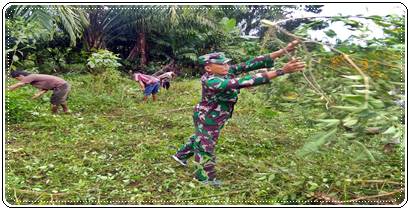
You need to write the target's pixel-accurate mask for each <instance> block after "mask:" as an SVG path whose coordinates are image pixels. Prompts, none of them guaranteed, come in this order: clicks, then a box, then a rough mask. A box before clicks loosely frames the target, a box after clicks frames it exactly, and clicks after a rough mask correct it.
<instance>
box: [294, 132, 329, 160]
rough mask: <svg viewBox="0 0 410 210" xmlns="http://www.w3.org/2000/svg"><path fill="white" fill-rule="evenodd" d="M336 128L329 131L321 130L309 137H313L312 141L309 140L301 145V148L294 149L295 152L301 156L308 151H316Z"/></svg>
mask: <svg viewBox="0 0 410 210" xmlns="http://www.w3.org/2000/svg"><path fill="white" fill-rule="evenodd" d="M336 131H337V129H333V130H331V131H330V132H321V133H319V134H317V135H315V136H314V137H312V138H311V139H314V140H313V141H310V142H308V143H306V144H305V145H303V147H302V148H301V149H299V150H298V151H296V154H297V155H298V156H299V157H303V156H305V155H307V154H309V153H312V152H316V151H318V150H319V148H320V147H321V146H322V145H323V144H325V143H326V141H327V139H329V138H330V137H331V136H333V135H334V134H335V133H336Z"/></svg>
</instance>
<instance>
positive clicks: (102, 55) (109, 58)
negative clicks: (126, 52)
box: [87, 50, 121, 73]
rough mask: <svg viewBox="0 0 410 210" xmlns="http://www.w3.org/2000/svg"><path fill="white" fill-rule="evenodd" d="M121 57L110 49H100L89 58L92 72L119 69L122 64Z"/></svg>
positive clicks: (88, 62)
mask: <svg viewBox="0 0 410 210" xmlns="http://www.w3.org/2000/svg"><path fill="white" fill-rule="evenodd" d="M118 60H119V58H118V57H117V55H115V54H114V53H112V52H110V51H108V50H98V51H97V52H95V53H92V54H91V56H90V57H89V58H88V59H87V66H88V67H89V72H90V73H103V72H105V71H112V70H117V68H118V67H119V66H121V64H120V63H119V62H118Z"/></svg>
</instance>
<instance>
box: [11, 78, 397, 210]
mask: <svg viewBox="0 0 410 210" xmlns="http://www.w3.org/2000/svg"><path fill="white" fill-rule="evenodd" d="M99 76H100V75H90V74H88V75H75V74H71V75H65V77H64V78H65V79H66V80H67V81H68V82H70V84H72V92H71V94H70V99H69V107H70V109H71V112H72V113H71V114H69V115H62V114H59V115H52V114H50V110H49V104H48V101H44V102H43V100H41V101H40V102H39V101H30V100H29V99H28V97H29V96H30V95H31V93H30V94H29V93H28V92H30V91H33V92H34V90H33V89H32V88H27V89H20V90H18V91H21V92H11V93H12V94H18V95H19V96H18V98H13V99H12V100H16V101H15V102H16V103H15V104H16V105H18V104H22V103H24V102H30V103H32V104H33V105H34V104H35V105H34V107H26V108H27V109H26V110H27V111H30V112H32V113H26V114H25V115H24V117H30V118H29V119H30V120H27V118H26V119H24V121H18V122H16V123H14V124H9V125H8V126H7V132H8V134H7V135H8V138H7V142H8V144H6V148H5V150H6V153H7V156H8V158H7V160H6V163H7V166H8V170H7V171H6V174H5V180H6V182H5V187H6V190H5V192H6V193H5V196H6V199H7V201H8V202H9V203H12V204H30V203H27V202H26V201H34V200H33V199H38V200H37V201H38V203H35V204H41V203H45V202H46V201H47V202H48V201H51V199H53V200H55V199H56V198H57V197H58V200H59V201H60V204H61V203H62V202H64V201H71V202H70V204H77V203H76V202H73V201H78V204H84V203H83V202H81V201H87V204H106V203H108V202H112V201H124V202H122V204H124V203H127V204H136V203H140V204H147V203H146V202H143V201H150V202H152V201H158V202H159V203H157V202H155V203H154V204H162V203H163V204H175V205H179V204H182V202H178V203H176V201H180V200H189V203H190V204H204V202H207V204H215V205H220V204H222V203H223V204H233V201H237V202H235V203H236V204H238V203H240V201H243V202H244V205H245V204H249V203H246V202H247V201H249V200H255V201H259V202H258V204H260V203H264V204H265V203H266V204H270V205H273V204H289V202H295V201H301V202H302V201H304V202H306V203H309V202H311V200H313V199H317V193H320V192H322V193H323V192H326V196H331V197H332V198H333V199H334V200H339V201H343V200H349V199H355V198H356V197H366V196H372V195H375V194H380V193H382V191H381V186H383V192H384V191H387V192H391V191H395V190H398V189H399V188H400V187H401V186H400V185H396V184H391V183H402V179H401V177H402V171H401V167H402V166H401V162H402V161H403V160H402V159H400V157H401V153H400V151H398V150H397V151H393V152H391V153H383V152H381V153H380V151H381V150H382V148H380V147H379V146H378V144H377V141H378V140H379V139H380V138H381V136H374V137H372V138H369V139H363V136H359V137H358V138H356V140H357V141H359V142H360V143H361V144H363V145H364V146H365V147H366V149H367V150H369V151H370V153H371V155H372V156H373V158H374V161H375V162H374V163H373V162H371V160H370V158H371V156H370V155H369V154H368V153H367V152H366V150H364V148H363V147H361V145H360V144H357V143H352V145H349V144H348V143H347V142H346V141H341V139H342V137H341V136H340V132H338V133H336V134H332V135H327V136H317V137H315V138H314V137H311V136H314V135H313V134H315V133H320V132H323V131H321V128H316V127H312V126H309V124H306V123H305V119H304V117H303V115H306V116H308V117H309V118H316V117H317V116H319V115H320V114H321V113H322V112H323V110H322V109H321V108H320V107H314V106H311V107H310V108H309V109H307V108H306V107H304V106H301V105H299V104H295V103H291V106H290V108H288V109H286V110H277V109H272V107H270V106H269V105H270V104H269V103H268V102H267V100H265V96H264V95H263V94H262V92H261V90H262V89H264V88H266V87H263V86H261V87H256V88H255V89H243V90H242V91H241V95H240V100H239V101H238V103H237V105H236V107H235V112H234V114H233V117H232V118H231V119H230V121H229V123H228V124H226V126H225V127H224V130H223V132H222V134H221V136H220V138H219V141H218V144H217V149H218V152H217V158H218V163H217V170H218V175H217V176H218V178H219V179H221V180H222V181H223V182H224V183H225V184H224V185H222V186H221V187H220V188H212V187H208V186H203V185H201V184H200V183H198V182H195V181H194V180H193V179H192V173H193V171H194V164H193V161H192V159H191V160H190V161H189V166H188V168H182V167H179V166H178V165H177V163H175V162H174V160H172V159H171V158H170V155H171V154H173V153H174V152H175V151H176V149H177V148H178V147H179V146H180V145H181V144H183V143H184V142H185V141H186V140H188V138H189V136H190V135H191V134H192V132H193V125H192V117H191V115H192V107H193V106H194V105H195V104H196V103H197V102H198V100H199V97H200V96H199V94H200V90H201V86H200V82H199V80H198V79H195V80H180V81H175V82H173V83H172V86H171V89H170V90H169V91H165V90H161V92H160V93H159V94H158V101H157V102H155V103H153V102H151V100H150V101H149V102H148V103H141V100H142V97H143V94H142V91H141V90H140V89H139V88H138V85H137V84H136V83H135V82H134V81H132V80H130V79H128V78H126V77H120V78H119V80H117V81H116V82H115V83H114V82H113V83H110V84H105V85H102V86H99V84H98V83H96V81H97V80H99V78H98V77H99ZM107 76H108V75H107ZM107 82H108V80H107ZM97 91H99V92H97ZM7 94H9V93H7ZM20 94H26V95H27V97H26V96H23V95H21V97H20ZM12 97H13V96H12ZM10 99H11V98H10ZM12 100H10V101H12ZM44 100H45V99H44ZM36 106H37V107H36ZM181 108H186V109H182V110H181ZM175 110H178V111H175ZM392 130H393V129H390V130H389V131H388V132H386V134H383V135H386V136H387V135H391V134H392V133H391V132H392ZM323 134H324V135H326V134H325V133H323ZM307 142H311V143H312V147H314V148H313V149H312V148H311V149H309V148H306V151H309V153H307V154H306V155H302V156H300V155H297V154H299V153H298V152H299V151H303V150H301V149H302V148H304V144H305V143H307ZM323 142H324V143H323ZM316 147H317V148H319V149H318V150H317V151H316V149H315V148H316ZM44 151H47V152H44ZM310 151H311V152H310ZM353 152H354V153H353ZM369 175H371V176H369ZM152 177H155V179H152ZM363 179H368V180H384V181H386V182H385V183H362V182H361V181H359V180H363ZM330 186H331V187H330ZM39 195H44V196H41V197H40V196H39ZM51 195H52V196H53V198H51ZM209 195H212V198H211V197H209ZM345 196H346V197H345ZM393 198H395V197H393V196H391V197H390V196H387V197H386V198H385V199H388V200H390V199H393ZM167 201H169V202H167ZM268 201H272V202H268ZM80 202H81V203H80ZM397 202H399V201H397ZM31 204H32V203H31ZM67 204H68V203H67ZM295 204H300V202H298V203H296V202H295ZM357 204H361V203H359V202H357Z"/></svg>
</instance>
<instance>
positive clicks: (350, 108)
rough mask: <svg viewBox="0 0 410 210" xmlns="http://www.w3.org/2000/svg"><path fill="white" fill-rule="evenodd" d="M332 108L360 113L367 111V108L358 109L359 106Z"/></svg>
mask: <svg viewBox="0 0 410 210" xmlns="http://www.w3.org/2000/svg"><path fill="white" fill-rule="evenodd" d="M331 108H334V109H340V110H344V111H349V112H360V111H363V110H364V109H366V108H365V107H357V106H332V107H331Z"/></svg>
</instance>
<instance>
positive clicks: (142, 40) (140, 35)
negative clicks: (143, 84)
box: [138, 32, 147, 66]
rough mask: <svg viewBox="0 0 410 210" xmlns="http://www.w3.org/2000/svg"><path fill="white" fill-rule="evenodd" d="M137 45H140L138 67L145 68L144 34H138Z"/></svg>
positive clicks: (145, 48) (145, 49)
mask: <svg viewBox="0 0 410 210" xmlns="http://www.w3.org/2000/svg"><path fill="white" fill-rule="evenodd" d="M138 39H139V43H140V54H141V57H140V65H141V66H146V65H147V40H146V37H145V32H140V33H139V36H138Z"/></svg>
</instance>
